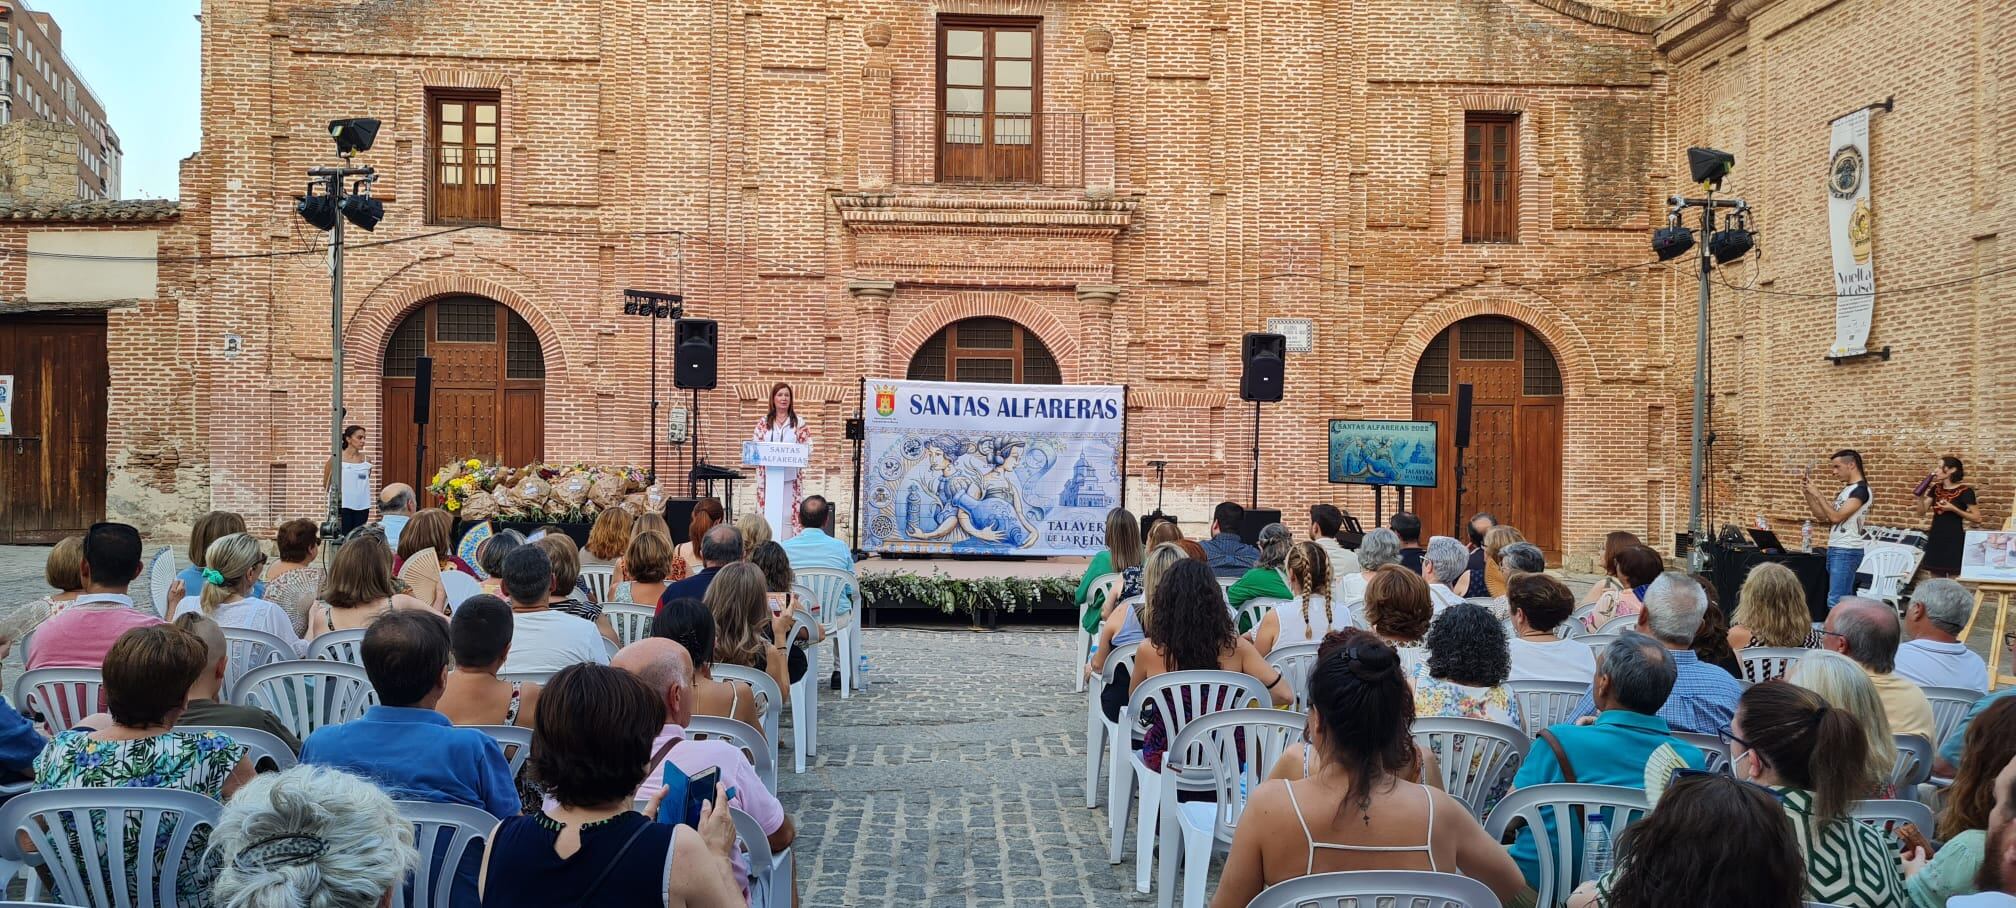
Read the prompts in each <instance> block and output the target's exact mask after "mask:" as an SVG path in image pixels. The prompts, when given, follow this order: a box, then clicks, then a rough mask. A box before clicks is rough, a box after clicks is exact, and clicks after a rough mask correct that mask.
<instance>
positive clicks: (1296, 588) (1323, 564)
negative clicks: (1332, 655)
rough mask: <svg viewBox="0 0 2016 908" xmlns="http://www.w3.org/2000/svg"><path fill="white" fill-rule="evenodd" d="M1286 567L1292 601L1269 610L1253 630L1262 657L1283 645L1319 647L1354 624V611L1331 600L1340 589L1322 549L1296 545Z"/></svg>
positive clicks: (1305, 543)
mask: <svg viewBox="0 0 2016 908" xmlns="http://www.w3.org/2000/svg"><path fill="white" fill-rule="evenodd" d="M1284 567H1285V568H1286V573H1287V575H1288V592H1289V594H1290V599H1289V601H1288V602H1285V603H1282V604H1281V605H1277V606H1275V607H1274V608H1272V609H1269V610H1268V612H1267V614H1266V616H1265V617H1263V618H1261V619H1260V626H1259V627H1257V628H1254V629H1253V645H1254V647H1255V648H1257V649H1259V650H1260V655H1262V656H1265V655H1267V654H1268V653H1271V652H1273V651H1274V647H1276V646H1278V645H1281V644H1286V643H1315V642H1317V641H1319V640H1322V639H1323V638H1324V637H1327V636H1329V635H1330V634H1331V633H1332V632H1334V631H1341V630H1343V629H1345V628H1347V627H1351V626H1352V624H1353V623H1354V622H1353V620H1352V615H1351V612H1350V610H1348V609H1346V608H1344V607H1342V606H1340V605H1338V604H1337V603H1336V602H1335V601H1334V600H1332V599H1331V598H1330V593H1331V591H1332V590H1334V589H1336V588H1337V585H1336V584H1335V583H1332V582H1331V580H1330V556H1328V555H1326V554H1324V553H1323V547H1322V546H1320V545H1317V544H1316V543H1313V542H1298V543H1296V544H1295V546H1294V548H1291V549H1289V550H1288V561H1287V563H1286V564H1285V565H1284Z"/></svg>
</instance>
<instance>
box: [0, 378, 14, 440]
mask: <svg viewBox="0 0 2016 908" xmlns="http://www.w3.org/2000/svg"><path fill="white" fill-rule="evenodd" d="M12 434H14V376H12V375H0V435H12Z"/></svg>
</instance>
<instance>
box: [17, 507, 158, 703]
mask: <svg viewBox="0 0 2016 908" xmlns="http://www.w3.org/2000/svg"><path fill="white" fill-rule="evenodd" d="M78 572H79V573H80V574H81V575H82V577H83V580H84V595H82V596H78V597H77V598H76V599H73V600H71V601H70V605H69V606H68V607H66V608H64V609H63V610H62V611H61V612H59V613H57V614H56V615H54V616H52V617H50V618H49V619H48V620H47V621H44V622H42V625H41V627H39V628H37V629H36V631H35V641H34V645H33V646H32V647H30V651H29V652H28V653H26V654H25V658H24V661H25V662H26V663H27V664H26V667H27V668H29V669H37V668H97V667H98V666H99V665H100V664H101V663H103V662H104V661H105V654H106V652H107V651H109V650H111V649H112V643H113V641H115V640H118V639H119V636H120V635H121V634H124V633H126V632H127V631H129V630H132V629H134V628H141V627H155V626H158V625H160V624H161V623H162V621H161V619H159V618H156V617H154V613H153V612H151V611H148V610H146V609H140V608H135V607H134V605H133V597H131V596H128V595H127V594H126V589H127V586H128V585H129V584H131V583H132V582H133V578H135V577H138V576H140V531H139V530H136V529H134V528H132V527H130V526H127V525H125V524H123V523H95V524H92V525H91V529H90V530H89V531H88V532H86V533H85V534H84V557H83V560H82V561H80V562H78Z"/></svg>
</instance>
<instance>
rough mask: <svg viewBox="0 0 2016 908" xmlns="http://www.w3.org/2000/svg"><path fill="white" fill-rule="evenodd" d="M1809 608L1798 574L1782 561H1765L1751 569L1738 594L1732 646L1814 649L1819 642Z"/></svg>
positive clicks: (1733, 619)
mask: <svg viewBox="0 0 2016 908" xmlns="http://www.w3.org/2000/svg"><path fill="white" fill-rule="evenodd" d="M1810 615H1811V613H1810V612H1808V611H1807V610H1806V588H1805V587H1804V586H1802V585H1800V583H1799V575H1797V574H1794V573H1792V569H1791V568H1788V567H1786V566H1784V565H1782V564H1774V563H1772V562H1769V561H1767V562H1765V563H1763V564H1760V565H1757V566H1756V567H1753V568H1751V569H1750V574H1749V576H1747V577H1744V578H1743V587H1742V589H1741V590H1740V591H1738V592H1737V594H1736V615H1735V617H1734V618H1732V619H1730V620H1731V621H1732V622H1733V623H1732V624H1731V625H1730V627H1729V646H1730V647H1731V648H1732V649H1736V650H1742V649H1743V648H1745V647H1751V646H1771V647H1779V648H1784V649H1812V648H1814V647H1817V646H1819V645H1820V632H1819V631H1816V630H1814V629H1813V621H1812V618H1811V617H1810Z"/></svg>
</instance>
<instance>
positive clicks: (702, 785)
mask: <svg viewBox="0 0 2016 908" xmlns="http://www.w3.org/2000/svg"><path fill="white" fill-rule="evenodd" d="M664 779H665V800H664V801H663V802H661V803H660V804H659V805H658V822H660V823H665V824H667V825H676V824H679V823H684V824H686V825H688V826H691V827H693V828H695V829H698V828H700V808H701V805H703V804H706V803H707V802H709V801H712V800H714V786H715V784H716V783H718V782H720V781H721V769H720V767H717V766H709V767H707V768H706V769H704V770H701V771H700V773H699V774H698V775H694V776H688V775H686V773H685V772H684V771H683V770H681V769H680V768H679V767H678V766H675V765H673V763H672V761H670V760H667V761H665V776H664Z"/></svg>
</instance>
